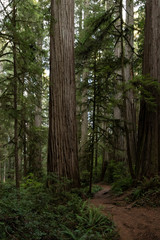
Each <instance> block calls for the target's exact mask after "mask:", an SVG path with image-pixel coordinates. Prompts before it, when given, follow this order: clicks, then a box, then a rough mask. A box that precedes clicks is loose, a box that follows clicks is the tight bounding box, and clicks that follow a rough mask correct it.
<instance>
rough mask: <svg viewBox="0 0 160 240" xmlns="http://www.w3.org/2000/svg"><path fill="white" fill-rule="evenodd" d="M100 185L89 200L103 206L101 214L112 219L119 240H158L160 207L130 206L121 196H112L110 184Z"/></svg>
mask: <svg viewBox="0 0 160 240" xmlns="http://www.w3.org/2000/svg"><path fill="white" fill-rule="evenodd" d="M98 185H100V184H98ZM100 186H101V187H102V190H101V191H99V192H98V193H96V194H95V196H94V198H93V199H91V200H90V202H91V204H93V205H95V206H96V207H99V206H102V207H103V208H102V212H103V214H105V215H107V216H109V217H110V218H111V219H112V220H113V221H114V223H115V225H116V227H117V229H118V232H119V235H120V240H160V208H149V207H148V208H143V207H132V205H130V204H128V205H127V204H126V203H125V201H124V200H123V198H122V197H115V196H113V195H112V194H111V192H110V186H106V185H100Z"/></svg>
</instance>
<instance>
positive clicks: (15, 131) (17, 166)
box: [12, 1, 20, 188]
mask: <svg viewBox="0 0 160 240" xmlns="http://www.w3.org/2000/svg"><path fill="white" fill-rule="evenodd" d="M12 21H13V64H14V70H13V71H14V73H13V74H14V112H15V118H14V144H15V150H14V154H15V174H16V187H17V188H19V187H20V183H19V181H20V176H19V159H18V116H17V91H18V83H17V81H18V75H17V52H16V51H17V50H16V3H15V1H13V19H12Z"/></svg>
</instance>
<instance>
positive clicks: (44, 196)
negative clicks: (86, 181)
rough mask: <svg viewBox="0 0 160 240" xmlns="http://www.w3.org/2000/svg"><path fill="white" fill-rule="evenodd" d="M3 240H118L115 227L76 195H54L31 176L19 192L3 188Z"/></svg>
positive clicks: (0, 225) (0, 203)
mask: <svg viewBox="0 0 160 240" xmlns="http://www.w3.org/2000/svg"><path fill="white" fill-rule="evenodd" d="M0 232H1V235H0V239H1V240H4V239H5V240H10V239H17V240H53V239H54V240H62V239H64V240H65V239H66V240H71V239H73V240H74V239H77V240H79V239H86V240H87V239H92V240H97V239H106V240H111V239H112V240H116V239H118V238H117V234H116V232H115V227H114V225H113V223H112V222H111V221H110V220H108V218H107V217H105V216H103V215H101V213H100V212H99V210H98V209H95V208H90V207H89V206H88V204H87V203H86V202H84V201H82V199H81V198H80V197H79V196H78V195H77V193H75V192H74V191H73V192H72V193H70V192H67V191H63V192H61V193H58V192H57V193H56V192H55V193H54V192H52V191H51V189H48V188H46V187H45V182H38V181H37V180H36V179H34V177H33V176H32V175H30V176H29V177H28V178H26V179H25V180H24V183H23V184H22V186H21V189H20V191H17V190H16V189H15V187H14V186H13V185H9V184H1V185H0Z"/></svg>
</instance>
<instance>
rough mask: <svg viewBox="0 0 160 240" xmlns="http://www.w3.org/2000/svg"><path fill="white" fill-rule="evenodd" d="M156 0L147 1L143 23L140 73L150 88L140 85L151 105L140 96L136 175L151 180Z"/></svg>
mask: <svg viewBox="0 0 160 240" xmlns="http://www.w3.org/2000/svg"><path fill="white" fill-rule="evenodd" d="M159 16H160V1H159V0H147V2H146V21H145V44H144V61H143V74H144V76H145V78H146V82H147V81H148V79H149V78H150V82H153V85H152V86H151V85H150V86H149V87H147V86H145V85H144V86H143V87H144V89H145V91H148V92H149V93H150V94H151V96H152V97H154V103H155V106H153V104H151V103H150V102H149V101H147V99H146V97H145V96H144V95H143V96H142V97H143V98H142V100H141V104H140V115H139V128H138V147H137V162H136V176H137V178H141V177H142V176H147V177H152V176H155V175H156V174H158V169H159V166H160V165H159V163H160V150H159V143H160V121H159V120H160V95H159V92H158V89H157V86H156V85H155V83H156V82H158V83H160V47H159V39H160V21H159Z"/></svg>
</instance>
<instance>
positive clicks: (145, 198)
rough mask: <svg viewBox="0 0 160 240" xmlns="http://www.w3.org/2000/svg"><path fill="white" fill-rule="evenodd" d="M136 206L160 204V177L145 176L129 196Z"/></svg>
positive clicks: (129, 199) (157, 205) (155, 205)
mask: <svg viewBox="0 0 160 240" xmlns="http://www.w3.org/2000/svg"><path fill="white" fill-rule="evenodd" d="M127 201H128V202H134V206H150V207H159V206H160V177H158V176H157V177H154V178H151V179H148V178H144V179H143V181H141V182H139V184H138V186H137V187H136V188H135V189H134V190H133V191H132V193H131V194H130V195H129V196H128V198H127Z"/></svg>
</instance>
